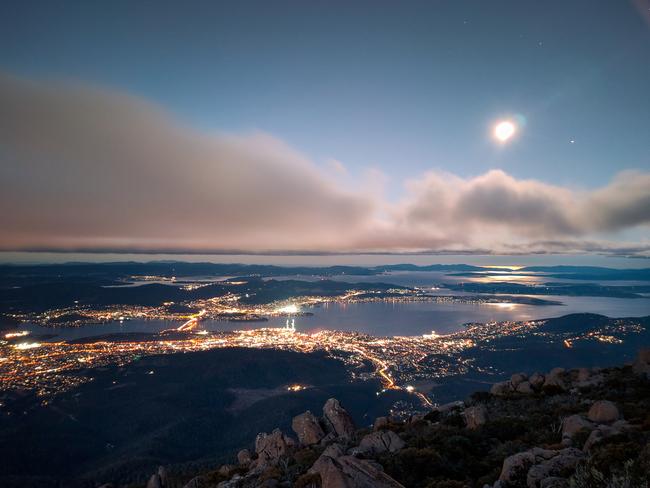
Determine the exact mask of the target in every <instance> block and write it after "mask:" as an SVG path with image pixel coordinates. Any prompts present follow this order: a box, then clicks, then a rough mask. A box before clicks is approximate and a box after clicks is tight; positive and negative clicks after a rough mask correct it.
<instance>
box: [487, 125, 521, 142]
mask: <svg viewBox="0 0 650 488" xmlns="http://www.w3.org/2000/svg"><path fill="white" fill-rule="evenodd" d="M515 132H517V126H516V125H515V124H514V123H513V122H511V121H510V120H502V121H500V122H497V124H496V125H495V126H494V131H493V134H494V137H495V138H496V140H497V141H499V142H507V141H508V140H509V139H510V138H512V136H514V135H515Z"/></svg>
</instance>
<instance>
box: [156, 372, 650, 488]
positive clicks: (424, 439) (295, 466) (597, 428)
mask: <svg viewBox="0 0 650 488" xmlns="http://www.w3.org/2000/svg"><path fill="white" fill-rule="evenodd" d="M637 361H638V359H637ZM634 372H635V373H636V370H635V371H634ZM605 380H606V381H605ZM610 384H616V385H617V388H616V389H612V388H610V387H609V386H608V385H610ZM648 386H649V385H648V384H645V383H643V381H639V378H638V377H637V376H635V374H633V372H632V370H631V368H629V367H626V368H622V369H621V368H619V369H613V368H610V369H606V370H596V369H586V368H581V369H572V370H563V369H561V368H556V369H554V370H552V371H551V372H550V373H548V374H546V375H542V374H539V373H535V374H533V375H531V376H530V377H527V376H526V374H524V373H518V374H516V375H513V376H512V377H511V378H510V379H509V380H508V381H504V382H502V383H499V384H497V385H496V386H495V387H493V388H492V395H486V394H485V393H481V394H477V395H472V397H471V399H470V400H468V401H467V402H451V403H448V404H445V405H441V406H438V407H435V408H433V409H432V411H431V412H430V413H429V414H427V415H425V416H422V415H415V416H412V417H409V419H407V420H402V421H400V420H396V419H388V418H386V417H380V418H378V419H376V420H375V422H374V424H373V428H372V430H371V431H370V432H369V431H368V430H365V432H363V433H365V435H363V437H361V435H362V432H361V431H356V428H355V426H354V422H353V421H352V418H351V417H350V415H349V414H348V412H347V411H346V410H345V409H344V408H343V407H342V406H341V404H340V403H339V402H338V401H337V400H336V399H329V400H328V401H327V402H326V403H325V405H324V407H323V418H318V417H316V416H314V415H313V414H312V413H311V412H309V411H307V412H305V413H303V414H300V415H298V416H296V417H294V419H293V421H292V428H293V430H294V431H295V433H296V435H297V436H298V440H299V444H298V443H296V441H295V440H294V439H293V438H291V437H288V436H287V435H285V434H283V433H282V432H281V431H280V430H278V429H276V430H274V431H273V432H272V433H271V434H260V435H258V437H257V439H256V442H255V453H253V454H251V453H250V452H248V451H247V450H242V451H240V452H239V453H238V455H237V461H238V465H237V466H232V465H224V466H222V467H221V468H220V469H218V470H216V471H213V473H214V472H216V473H218V474H219V476H220V479H223V477H227V478H229V479H228V480H227V481H222V482H221V483H219V484H218V485H217V487H218V488H262V487H264V488H272V487H278V488H279V487H283V488H284V487H287V488H288V487H289V486H292V483H294V484H296V485H297V486H301V487H305V488H315V487H317V486H321V487H322V488H370V487H378V488H398V487H401V486H402V485H401V484H400V481H402V482H403V483H404V484H406V485H408V486H411V485H415V486H420V485H419V483H420V481H421V480H430V479H434V480H436V483H437V482H438V481H437V480H438V479H440V485H441V486H460V484H461V483H468V484H470V483H474V484H473V485H471V486H483V485H482V484H481V485H477V484H476V483H477V480H481V483H485V481H486V480H487V481H488V483H489V482H493V481H494V476H495V474H494V473H495V472H496V471H495V468H496V469H498V466H494V465H491V466H490V465H487V466H486V467H485V468H480V469H482V470H483V471H482V473H481V474H480V477H479V476H475V477H474V478H473V479H472V480H470V479H469V478H466V477H467V473H468V472H471V471H473V468H469V466H475V465H476V463H477V462H481V463H482V462H486V461H484V460H489V459H492V460H493V461H492V462H494V459H501V458H502V456H503V454H502V453H503V452H508V451H509V452H512V450H511V449H512V447H513V446H515V447H516V446H524V447H523V448H524V449H525V450H523V451H522V452H518V453H516V454H513V455H511V456H508V457H507V458H506V459H505V460H504V461H503V463H502V465H501V466H500V468H501V470H500V475H499V479H498V480H497V481H496V482H494V484H493V485H492V488H520V487H526V488H570V486H573V485H571V483H574V484H575V482H576V481H575V480H576V478H575V477H580V476H582V477H583V479H584V477H585V476H586V477H587V478H586V479H588V480H593V478H589V476H591V475H590V474H589V473H591V472H593V471H585V469H588V470H591V467H592V464H590V463H592V462H593V460H594V459H599V460H601V459H604V458H608V457H609V450H610V449H612V447H611V446H612V445H615V446H620V447H616V448H615V449H614V450H613V451H611V452H612V453H614V454H616V456H620V455H621V453H623V452H624V453H628V452H630V451H629V449H630V446H639V447H638V452H639V453H640V454H639V459H641V460H643V459H645V458H644V457H643V456H645V454H643V452H644V448H643V446H644V445H647V442H648V440H650V429H648V426H647V424H648V421H647V419H648V418H650V417H648V416H647V411H648V406H650V401H646V400H644V398H645V397H647V392H648V391H650V390H648ZM547 387H548V388H547ZM644 395H645V397H644ZM599 398H608V399H609V400H600V399H599ZM612 399H615V400H616V402H617V404H618V405H617V404H615V403H613V402H612V401H611V400H612ZM639 399H641V400H639ZM635 402H636V404H635ZM619 408H620V410H619ZM621 412H624V413H625V417H626V418H629V419H630V421H629V423H628V422H627V421H625V420H621V417H622V415H621ZM567 413H571V415H568V416H566V417H563V415H567ZM460 419H462V420H463V421H464V422H462V421H459V420H460ZM559 421H561V424H560V426H561V427H560V429H558V422H559ZM511 425H512V429H510V426H511ZM482 426H485V427H484V428H482ZM470 430H474V431H475V432H471V433H470V432H469V431H470ZM368 432H369V433H368ZM501 432H503V438H501ZM486 436H489V442H483V441H485V440H486ZM360 437H361V440H360V441H359V443H358V445H357V443H356V442H355V441H356V440H357V439H359V438H360ZM474 439H477V440H478V439H481V440H482V442H480V443H477V444H482V445H480V447H479V446H478V445H477V446H475V448H476V451H474V448H472V449H468V448H467V447H468V446H469V445H471V443H472V442H473V440H474ZM560 439H561V443H559V441H560ZM405 440H406V441H405ZM644 442H645V444H644ZM612 443H613V444H612ZM492 446H494V447H492ZM533 446H543V447H533ZM447 447H450V449H449V451H450V452H453V454H452V455H451V456H453V457H449V456H450V455H445V450H446V448H447ZM464 450H467V451H469V452H468V453H467V455H465V454H463V452H464ZM632 452H634V449H632ZM625 455H627V454H625ZM616 456H613V457H616ZM459 458H460V459H464V460H463V461H461V463H465V464H464V465H462V464H461V465H459V467H455V468H453V470H450V471H449V472H450V473H452V474H450V475H447V474H446V473H445V474H442V475H440V474H438V473H439V472H440V469H441V468H440V467H442V466H449V465H452V464H454V463H456V462H458V459H459ZM314 459H316V460H315V461H313V460H314ZM420 459H421V460H426V462H419V460H420ZM376 460H381V462H382V463H384V465H385V466H386V468H387V470H388V472H389V473H390V475H389V474H387V473H386V472H384V470H383V468H382V466H381V465H380V464H378V463H377V461H376ZM414 460H415V461H418V462H416V463H414ZM489 462H490V461H487V463H489ZM599 462H601V461H599ZM641 462H645V461H641ZM472 463H473V464H472ZM579 464H580V465H581V466H583V467H581V468H580V469H579V470H578V471H576V468H577V466H578V465H579ZM584 466H586V468H584ZM640 466H645V465H643V464H641V465H640ZM445 469H446V468H445ZM414 471H416V472H417V475H416V474H414ZM420 471H421V472H422V473H423V474H420ZM639 472H641V473H643V472H644V470H643V469H641V470H640V471H639ZM585 473H586V474H585ZM165 476H166V472H163V471H161V470H160V469H159V470H158V472H157V473H155V474H154V475H153V476H152V478H151V479H150V483H151V485H147V488H171V487H166V486H164V484H163V483H162V480H163V479H164V478H165ZM414 476H417V477H414ZM446 476H448V478H447V479H444V478H445V477H446ZM572 477H574V478H572ZM398 480H399V481H398ZM206 483H208V484H206ZM209 483H212V481H210V479H209V478H208V477H203V478H201V477H197V478H195V479H193V480H192V481H190V482H189V483H188V484H187V485H186V487H185V488H208V486H209V488H214V483H212V484H209ZM580 483H582V484H579V485H577V486H591V484H589V483H592V482H591V481H587V482H584V481H580ZM585 483H587V484H585ZM174 486H178V485H174ZM422 486H424V485H422ZM489 486H490V485H489V484H485V486H484V488H485V487H489ZM603 486H604V485H603Z"/></svg>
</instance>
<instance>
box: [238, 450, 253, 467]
mask: <svg viewBox="0 0 650 488" xmlns="http://www.w3.org/2000/svg"><path fill="white" fill-rule="evenodd" d="M252 460H253V457H252V456H251V453H250V451H249V450H248V449H242V450H241V451H239V452H238V453H237V462H238V463H239V465H240V466H248V465H249V464H250V463H251V461H252Z"/></svg>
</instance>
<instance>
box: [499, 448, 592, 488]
mask: <svg viewBox="0 0 650 488" xmlns="http://www.w3.org/2000/svg"><path fill="white" fill-rule="evenodd" d="M584 457H585V454H584V453H583V452H582V451H581V450H579V449H575V448H571V447H570V448H566V449H562V450H560V451H555V450H551V449H541V448H539V447H536V448H533V449H531V450H529V451H524V452H519V453H517V454H514V455H512V456H509V457H507V458H506V459H505V460H504V461H503V468H502V469H501V475H500V476H499V481H500V483H501V484H500V486H527V487H528V488H541V486H542V482H543V481H544V480H546V479H549V478H558V477H562V476H564V475H565V474H566V473H567V472H571V471H573V470H575V467H576V465H577V463H578V462H579V461H580V460H582V459H584ZM551 486H553V485H551Z"/></svg>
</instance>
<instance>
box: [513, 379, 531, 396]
mask: <svg viewBox="0 0 650 488" xmlns="http://www.w3.org/2000/svg"><path fill="white" fill-rule="evenodd" d="M534 392H535V391H534V390H533V387H532V386H531V385H530V382H528V381H522V382H521V383H519V384H518V385H517V393H522V394H524V395H530V394H531V393H534Z"/></svg>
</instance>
